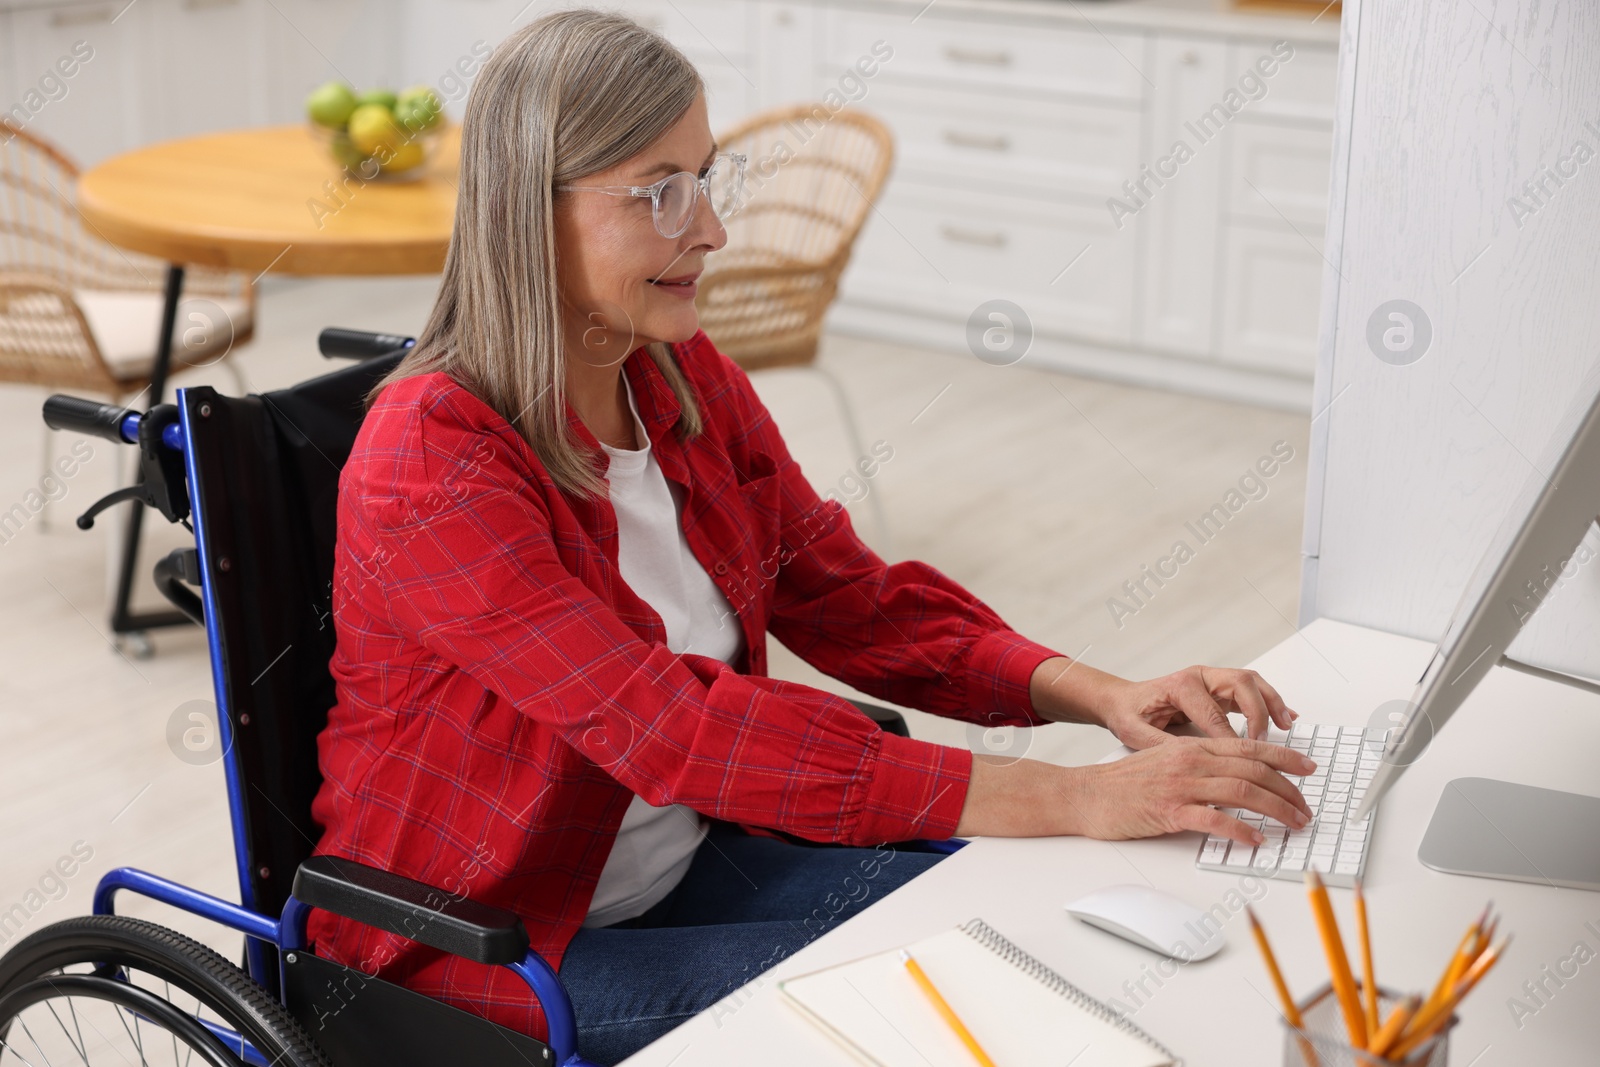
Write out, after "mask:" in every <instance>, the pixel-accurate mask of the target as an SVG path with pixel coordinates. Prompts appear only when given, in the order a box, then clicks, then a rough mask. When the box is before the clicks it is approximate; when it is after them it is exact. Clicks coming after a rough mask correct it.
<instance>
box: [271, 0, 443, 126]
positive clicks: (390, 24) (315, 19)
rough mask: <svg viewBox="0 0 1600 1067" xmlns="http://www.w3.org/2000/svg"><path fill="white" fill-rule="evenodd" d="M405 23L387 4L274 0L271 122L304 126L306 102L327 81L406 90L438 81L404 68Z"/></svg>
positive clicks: (354, 0)
mask: <svg viewBox="0 0 1600 1067" xmlns="http://www.w3.org/2000/svg"><path fill="white" fill-rule="evenodd" d="M400 37H401V34H400V25H399V23H398V22H396V21H395V19H394V17H393V5H392V4H390V3H386V2H384V0H271V3H270V4H268V7H267V17H266V34H265V41H264V43H265V46H266V108H267V121H268V122H299V121H302V120H303V119H304V118H305V100H306V97H307V96H308V95H310V93H311V91H312V90H313V89H315V88H316V87H317V86H319V85H321V84H323V83H324V82H327V81H332V80H334V79H338V80H340V81H346V82H349V83H350V84H351V85H353V86H355V87H356V89H357V90H361V89H367V88H371V87H374V86H388V87H390V88H393V89H402V88H405V87H406V86H409V85H414V84H416V83H418V82H426V83H427V84H429V85H435V91H437V86H436V83H435V81H434V80H433V79H429V78H422V77H407V76H406V75H405V74H404V73H402V71H401V70H400V64H399V62H398V61H397V60H398V54H399V51H400Z"/></svg>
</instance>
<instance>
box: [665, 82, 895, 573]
mask: <svg viewBox="0 0 1600 1067" xmlns="http://www.w3.org/2000/svg"><path fill="white" fill-rule="evenodd" d="M717 141H718V146H719V148H720V149H721V150H724V151H733V152H743V153H744V154H745V155H746V156H747V157H748V159H749V165H748V171H747V176H746V179H745V185H746V188H745V201H744V205H743V207H742V208H741V209H740V210H739V212H738V213H736V214H735V215H733V216H732V217H731V218H729V219H728V221H727V229H728V244H727V246H726V247H725V248H723V249H722V250H721V251H719V252H717V253H715V254H714V255H713V256H712V257H711V258H710V260H709V261H708V262H707V265H706V270H705V273H704V274H703V275H702V276H701V278H700V288H699V294H698V296H697V297H696V301H695V304H696V307H697V308H698V310H699V314H700V326H701V327H702V328H703V329H704V330H705V331H706V335H707V336H708V337H710V338H711V340H712V342H713V343H715V344H716V346H717V348H718V349H720V350H721V351H722V352H724V353H726V354H727V356H728V357H729V358H730V359H732V360H733V361H734V362H736V363H738V364H739V365H740V366H741V367H743V368H744V369H745V370H747V371H758V370H766V369H769V368H774V367H803V368H808V369H810V370H813V371H815V372H816V373H818V374H819V375H821V377H822V379H823V380H824V381H825V382H827V384H828V386H829V387H830V389H831V390H832V392H833V395H834V398H835V399H836V400H837V402H838V404H839V409H840V412H841V413H842V415H843V417H844V423H845V430H846V432H847V434H848V435H849V437H850V445H851V447H852V448H853V449H854V450H855V454H856V455H857V456H864V455H866V449H865V447H864V446H863V444H862V440H861V431H860V428H859V424H858V423H857V421H856V417H855V412H854V410H853V409H852V407H851V405H850V400H849V397H848V396H847V395H846V394H845V391H844V388H843V386H842V385H841V384H840V382H839V380H838V379H837V378H835V377H834V376H833V375H832V374H830V373H828V371H827V370H826V368H824V367H822V366H821V365H820V364H818V363H817V343H818V340H819V339H820V337H821V335H822V319H823V316H824V315H825V314H826V313H827V310H828V306H829V305H830V304H832V303H833V299H834V296H835V294H836V293H837V292H838V288H839V276H840V275H841V274H842V273H844V268H845V265H846V264H847V263H849V261H850V251H851V249H852V248H853V247H854V245H855V240H856V236H857V234H859V233H860V232H861V226H862V224H863V223H864V222H865V221H866V218H867V213H868V212H869V211H870V210H871V209H872V204H873V201H874V200H875V199H876V198H877V196H878V192H879V191H880V190H881V189H882V188H883V183H884V179H885V178H886V177H887V176H888V173H889V165H890V163H891V162H892V160H893V158H894V139H893V137H892V135H891V134H890V133H889V130H888V128H887V127H886V126H884V124H883V123H881V122H879V121H878V120H877V119H875V118H873V117H872V116H870V115H866V114H863V113H862V112H860V111H855V110H844V111H840V112H837V113H834V114H830V113H829V112H828V111H827V110H826V109H825V108H824V107H822V106H821V105H820V104H797V105H792V106H788V107H782V108H777V109H774V110H772V111H766V112H763V113H761V114H758V115H754V116H752V117H750V118H748V119H746V120H745V121H744V122H742V123H740V124H739V125H737V126H735V127H734V128H733V129H731V130H729V131H727V132H726V133H724V134H723V135H722V136H720V137H719V138H718V139H717ZM868 499H869V500H870V501H871V506H872V509H873V517H874V519H875V521H876V524H877V526H878V532H879V535H880V537H881V539H882V542H883V549H884V551H885V552H887V551H888V540H889V530H888V524H887V522H886V521H885V518H884V512H883V505H882V502H881V501H880V500H879V499H878V494H877V493H876V492H873V493H869V494H868Z"/></svg>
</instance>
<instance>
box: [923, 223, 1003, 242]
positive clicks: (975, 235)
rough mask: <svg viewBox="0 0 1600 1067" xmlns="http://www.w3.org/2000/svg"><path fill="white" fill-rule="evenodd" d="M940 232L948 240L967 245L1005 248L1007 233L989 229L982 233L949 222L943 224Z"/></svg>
mask: <svg viewBox="0 0 1600 1067" xmlns="http://www.w3.org/2000/svg"><path fill="white" fill-rule="evenodd" d="M939 232H940V233H941V234H942V235H943V236H944V239H945V240H947V241H960V242H961V243H962V244H965V245H983V246H984V247H985V248H1004V247H1005V246H1006V235H1005V234H1004V233H1002V232H1001V231H999V230H988V231H986V232H982V233H980V232H979V231H977V230H963V229H962V228H961V227H959V226H951V225H950V224H948V223H944V224H941V225H940V227H939Z"/></svg>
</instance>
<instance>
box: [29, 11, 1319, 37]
mask: <svg viewBox="0 0 1600 1067" xmlns="http://www.w3.org/2000/svg"><path fill="white" fill-rule="evenodd" d="M107 2H108V3H111V2H116V0H107ZM124 2H125V0H124ZM803 2H810V3H814V4H817V5H819V6H833V7H852V8H877V9H879V10H883V9H891V10H903V11H906V12H908V17H911V16H915V15H916V14H917V12H919V11H922V10H923V9H924V8H927V9H928V10H927V11H926V13H925V14H924V15H923V17H924V18H927V17H930V16H942V17H947V18H956V17H962V18H965V17H975V18H980V19H981V18H986V17H987V18H994V17H1000V18H1004V19H1012V18H1024V19H1049V20H1051V21H1055V22H1060V23H1062V24H1064V25H1068V26H1078V27H1088V28H1094V29H1102V30H1104V29H1117V30H1148V29H1155V30H1160V29H1167V30H1177V31H1182V32H1186V33H1198V34H1204V35H1214V36H1226V37H1264V38H1270V39H1274V40H1276V39H1279V38H1287V39H1290V40H1294V41H1305V42H1326V43H1327V44H1329V45H1337V44H1338V43H1339V16H1338V15H1336V14H1334V13H1333V12H1331V11H1330V12H1328V13H1327V14H1324V15H1321V16H1320V17H1313V15H1297V14H1294V13H1292V12H1284V11H1279V10H1275V9H1270V8H1269V9H1263V10H1259V11H1258V10H1255V9H1248V8H1247V9H1240V8H1236V7H1234V6H1233V3H1232V0H933V3H932V4H931V5H930V4H929V3H928V0H853V2H852V0H803ZM88 3H89V0H0V11H20V10H24V9H29V8H52V7H67V6H84V5H85V4H88ZM90 6H92V5H90ZM597 6H606V5H605V4H603V3H601V4H598V5H597Z"/></svg>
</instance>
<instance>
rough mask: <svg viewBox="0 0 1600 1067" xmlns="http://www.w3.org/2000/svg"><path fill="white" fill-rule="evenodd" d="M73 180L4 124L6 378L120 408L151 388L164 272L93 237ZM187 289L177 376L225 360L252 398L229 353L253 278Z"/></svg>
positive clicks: (42, 146) (1, 334)
mask: <svg viewBox="0 0 1600 1067" xmlns="http://www.w3.org/2000/svg"><path fill="white" fill-rule="evenodd" d="M77 180H78V167H77V166H76V164H74V163H73V162H72V160H71V159H69V158H68V157H67V156H66V155H65V154H64V153H62V152H61V151H60V150H59V149H58V148H56V147H55V146H53V145H51V144H49V143H48V142H46V141H44V140H42V139H41V138H39V137H36V136H34V135H33V134H31V133H28V132H27V131H25V130H21V129H18V128H16V127H15V126H13V125H11V124H10V123H7V122H5V121H4V120H0V382H15V383H21V384H27V385H38V386H44V387H45V388H47V389H51V390H70V391H72V392H75V393H82V392H91V393H99V394H102V395H105V396H107V397H110V398H111V399H112V401H113V402H114V403H121V402H122V401H123V400H124V399H127V398H129V397H132V396H134V395H137V394H138V393H140V392H142V391H144V390H145V388H146V387H148V386H149V384H150V374H151V369H152V365H153V363H154V361H155V350H156V343H157V340H158V338H159V336H160V333H161V312H162V303H163V290H162V286H163V282H164V280H165V277H166V269H167V265H166V264H165V263H163V262H161V261H160V260H157V259H154V258H151V257H149V256H145V255H141V254H139V253H137V252H127V251H123V250H122V249H119V248H116V247H115V246H113V245H111V244H108V243H107V242H105V241H103V240H101V239H100V238H99V237H98V236H96V235H95V234H94V233H93V232H92V231H91V230H90V229H89V228H88V225H87V224H86V222H85V221H84V220H83V217H82V216H81V215H80V214H79V213H78V210H77V208H76V206H75V205H74V203H73V195H74V192H75V187H76V184H77ZM184 291H185V294H186V296H185V298H184V299H183V300H182V301H181V302H180V303H179V305H178V318H177V323H176V326H175V327H174V330H173V338H174V340H173V349H172V373H177V372H178V371H180V370H186V369H189V368H191V367H199V366H204V365H208V364H212V363H218V362H219V361H220V362H221V364H222V365H223V366H224V367H226V369H227V370H228V371H229V372H231V374H232V376H233V378H234V380H235V383H236V384H237V385H238V387H239V391H240V393H241V394H242V393H244V392H246V391H247V390H246V387H245V383H244V379H243V377H242V376H241V375H240V373H239V369H238V367H237V366H236V365H235V364H234V362H233V360H232V359H231V358H229V357H231V356H232V354H233V351H234V350H235V349H236V348H237V347H238V346H239V345H240V344H243V343H244V342H246V341H248V340H249V339H250V338H251V336H252V335H253V334H254V330H255V309H256V300H255V288H254V286H253V285H252V284H251V282H250V279H249V278H248V276H246V275H243V274H238V273H233V272H223V271H218V270H211V269H208V268H203V267H202V268H193V269H191V270H189V271H188V272H187V278H186V280H185V287H184ZM45 440H46V442H47V443H46V446H45V464H46V466H47V467H48V465H49V462H50V448H49V444H48V442H49V440H50V435H49V433H48V431H46V435H45ZM42 518H43V516H41V519H42Z"/></svg>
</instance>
